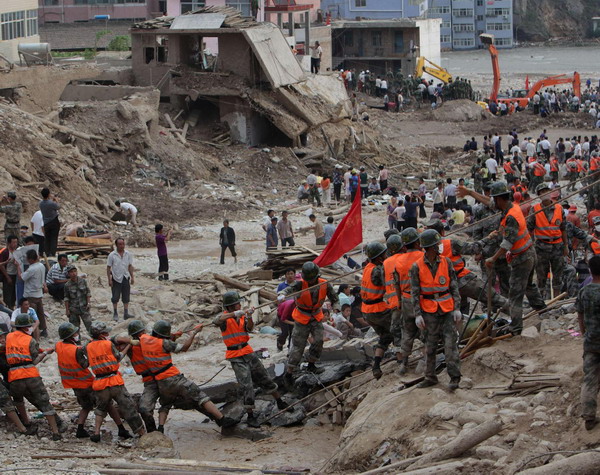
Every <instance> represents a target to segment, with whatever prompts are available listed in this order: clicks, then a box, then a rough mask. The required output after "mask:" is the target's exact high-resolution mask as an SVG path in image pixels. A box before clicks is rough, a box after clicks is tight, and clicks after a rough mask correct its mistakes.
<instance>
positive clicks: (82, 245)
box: [58, 236, 113, 259]
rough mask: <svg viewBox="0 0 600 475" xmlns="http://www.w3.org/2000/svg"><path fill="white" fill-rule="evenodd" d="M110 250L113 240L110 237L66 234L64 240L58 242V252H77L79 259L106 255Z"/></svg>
mask: <svg viewBox="0 0 600 475" xmlns="http://www.w3.org/2000/svg"><path fill="white" fill-rule="evenodd" d="M112 250H113V242H112V240H110V239H97V238H86V237H77V236H66V237H65V238H64V241H62V242H60V243H59V244H58V252H60V253H65V254H79V256H80V258H81V259H91V258H93V257H97V256H107V255H108V254H110V252H111V251H112Z"/></svg>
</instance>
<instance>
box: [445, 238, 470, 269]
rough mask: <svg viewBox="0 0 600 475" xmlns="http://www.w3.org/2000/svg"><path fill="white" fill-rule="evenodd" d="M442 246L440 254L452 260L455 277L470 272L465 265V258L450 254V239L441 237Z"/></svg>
mask: <svg viewBox="0 0 600 475" xmlns="http://www.w3.org/2000/svg"><path fill="white" fill-rule="evenodd" d="M442 246H443V249H442V252H441V255H442V256H444V257H447V258H448V259H450V260H451V261H452V267H454V272H456V277H458V278H461V277H464V276H465V275H467V274H470V273H471V271H470V270H469V269H467V268H466V267H465V260H464V259H463V257H462V256H460V255H459V256H455V255H454V254H452V241H451V240H450V239H442Z"/></svg>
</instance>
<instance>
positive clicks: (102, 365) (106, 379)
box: [85, 340, 125, 391]
mask: <svg viewBox="0 0 600 475" xmlns="http://www.w3.org/2000/svg"><path fill="white" fill-rule="evenodd" d="M112 347H113V344H112V342H111V341H110V340H92V341H90V342H89V343H88V344H87V346H86V348H85V349H86V351H87V356H88V360H89V361H90V368H91V369H92V373H94V376H95V377H96V378H95V379H94V383H93V384H92V389H93V390H94V391H102V390H103V389H106V388H110V387H113V386H123V385H124V384H125V382H124V381H123V377H122V376H121V373H119V362H118V361H117V358H116V357H115V355H114V354H113V350H112Z"/></svg>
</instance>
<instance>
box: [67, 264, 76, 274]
mask: <svg viewBox="0 0 600 475" xmlns="http://www.w3.org/2000/svg"><path fill="white" fill-rule="evenodd" d="M72 270H77V267H75V266H74V265H73V264H70V265H68V266H67V267H66V268H65V272H66V273H67V274H68V273H69V272H71V271H72Z"/></svg>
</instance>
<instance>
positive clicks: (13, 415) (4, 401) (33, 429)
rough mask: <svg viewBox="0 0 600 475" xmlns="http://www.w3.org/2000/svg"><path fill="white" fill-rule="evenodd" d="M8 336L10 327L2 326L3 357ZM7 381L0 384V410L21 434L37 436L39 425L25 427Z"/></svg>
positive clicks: (0, 335)
mask: <svg viewBox="0 0 600 475" xmlns="http://www.w3.org/2000/svg"><path fill="white" fill-rule="evenodd" d="M6 335H8V327H7V326H6V325H0V352H1V353H2V355H3V356H4V353H5V351H6ZM7 379H8V378H6V379H4V380H3V381H1V382H0V409H1V410H2V412H3V413H4V414H6V417H7V418H8V420H9V421H10V422H12V423H13V424H14V425H15V427H16V428H17V431H19V433H21V434H25V435H35V434H37V428H38V426H37V425H35V424H30V425H29V427H25V426H24V425H23V423H22V422H21V419H19V415H18V414H17V409H16V408H15V405H14V403H13V400H12V399H11V397H10V393H9V388H10V385H9V382H8V381H7Z"/></svg>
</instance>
